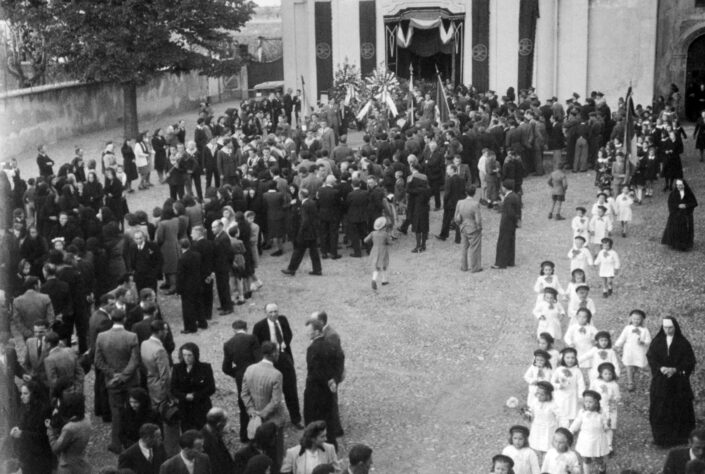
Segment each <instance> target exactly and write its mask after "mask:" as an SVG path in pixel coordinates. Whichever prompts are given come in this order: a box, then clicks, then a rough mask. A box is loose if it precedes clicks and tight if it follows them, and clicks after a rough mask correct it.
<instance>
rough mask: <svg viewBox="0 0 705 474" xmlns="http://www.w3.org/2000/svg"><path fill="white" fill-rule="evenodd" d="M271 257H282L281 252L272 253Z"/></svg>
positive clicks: (282, 253) (282, 252)
mask: <svg viewBox="0 0 705 474" xmlns="http://www.w3.org/2000/svg"><path fill="white" fill-rule="evenodd" d="M271 255H272V257H279V256H280V255H284V251H283V250H277V251H276V252H272V254H271Z"/></svg>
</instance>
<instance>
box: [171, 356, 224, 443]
mask: <svg viewBox="0 0 705 474" xmlns="http://www.w3.org/2000/svg"><path fill="white" fill-rule="evenodd" d="M199 353H200V351H199V349H198V346H197V345H196V344H194V343H193V342H187V343H186V344H184V345H183V346H181V348H179V363H178V364H176V365H174V370H173V372H172V376H171V393H172V394H173V395H174V396H175V397H176V399H177V400H178V401H179V415H180V418H181V430H182V431H186V430H190V429H195V430H199V429H201V428H203V425H204V424H205V423H206V414H207V413H208V410H210V409H211V407H212V405H211V395H213V394H214V393H215V380H214V379H213V369H212V368H211V365H210V364H207V363H205V362H201V361H200V360H199Z"/></svg>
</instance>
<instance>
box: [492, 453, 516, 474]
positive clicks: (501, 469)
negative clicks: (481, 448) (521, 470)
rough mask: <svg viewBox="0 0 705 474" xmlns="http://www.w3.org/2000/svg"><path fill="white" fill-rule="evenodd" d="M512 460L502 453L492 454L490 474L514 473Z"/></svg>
mask: <svg viewBox="0 0 705 474" xmlns="http://www.w3.org/2000/svg"><path fill="white" fill-rule="evenodd" d="M513 468H514V460H513V459H512V458H510V457H509V456H505V455H504V454H497V455H495V456H492V470H491V471H490V474H514V470H513Z"/></svg>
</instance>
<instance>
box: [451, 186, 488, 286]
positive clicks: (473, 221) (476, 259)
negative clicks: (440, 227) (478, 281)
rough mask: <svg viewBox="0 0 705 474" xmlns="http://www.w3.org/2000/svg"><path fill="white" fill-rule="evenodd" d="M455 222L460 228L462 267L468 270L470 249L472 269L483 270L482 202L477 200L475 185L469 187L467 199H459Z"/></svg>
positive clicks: (475, 271) (474, 271)
mask: <svg viewBox="0 0 705 474" xmlns="http://www.w3.org/2000/svg"><path fill="white" fill-rule="evenodd" d="M455 224H456V225H457V226H458V228H459V229H460V238H461V242H462V250H461V253H460V269H461V270H462V271H464V272H466V271H468V250H470V271H471V272H472V273H477V272H481V271H482V214H481V212H480V204H479V203H478V202H477V201H476V200H475V186H472V185H470V186H469V187H468V188H467V196H466V197H465V199H462V200H460V201H458V204H457V206H456V208H455Z"/></svg>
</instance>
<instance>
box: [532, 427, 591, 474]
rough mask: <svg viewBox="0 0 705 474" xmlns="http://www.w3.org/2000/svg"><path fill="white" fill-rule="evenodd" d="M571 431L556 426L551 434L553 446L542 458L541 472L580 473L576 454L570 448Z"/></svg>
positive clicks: (555, 473) (548, 473)
mask: <svg viewBox="0 0 705 474" xmlns="http://www.w3.org/2000/svg"><path fill="white" fill-rule="evenodd" d="M572 446H573V433H571V432H570V431H569V430H567V429H566V428H558V429H557V430H556V432H555V433H554V435H553V447H551V449H549V450H548V452H547V453H546V456H544V458H543V464H542V465H541V472H542V473H544V474H580V473H581V471H582V468H581V466H580V459H579V458H578V454H577V453H576V452H575V451H573V450H572V449H571V447H572Z"/></svg>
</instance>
